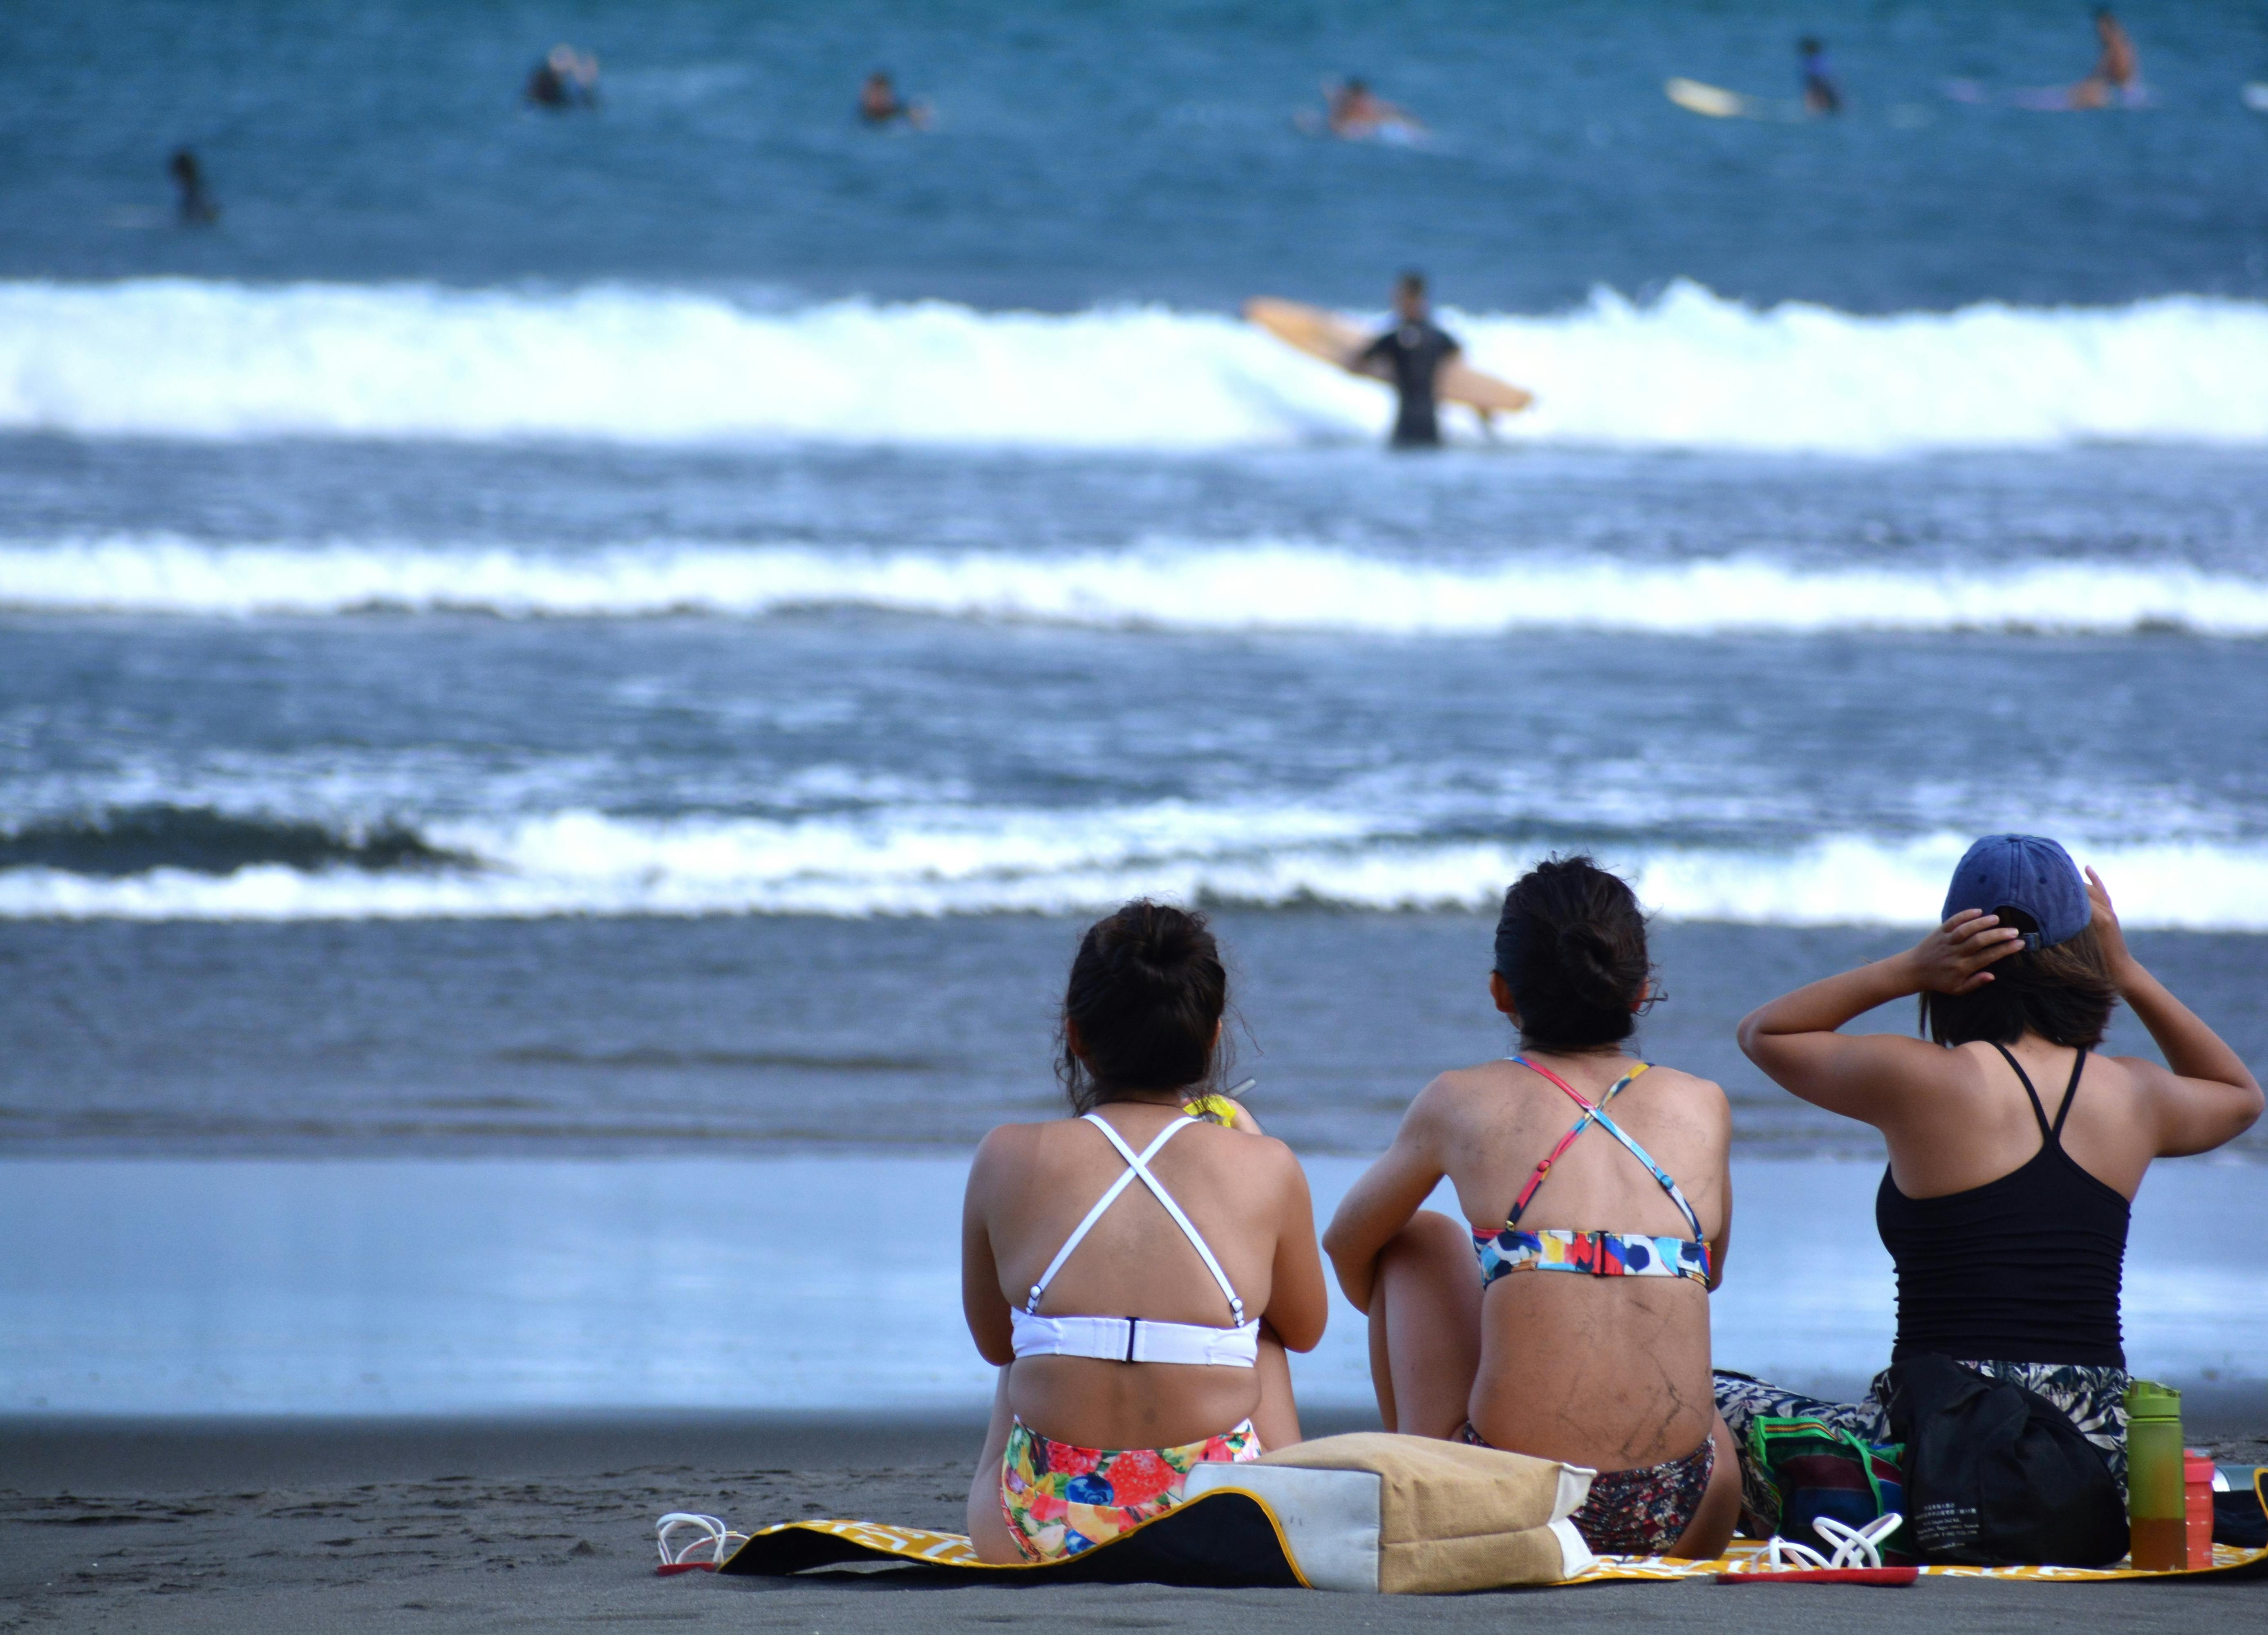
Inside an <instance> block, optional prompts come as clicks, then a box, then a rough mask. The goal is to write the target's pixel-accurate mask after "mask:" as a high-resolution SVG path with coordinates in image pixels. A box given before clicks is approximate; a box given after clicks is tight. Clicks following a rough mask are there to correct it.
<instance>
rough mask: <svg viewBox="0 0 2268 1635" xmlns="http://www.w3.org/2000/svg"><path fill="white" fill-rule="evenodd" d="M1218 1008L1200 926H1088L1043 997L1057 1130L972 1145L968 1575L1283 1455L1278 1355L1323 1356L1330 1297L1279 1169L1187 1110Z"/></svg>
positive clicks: (1198, 1087) (1204, 1098) (1077, 1539)
mask: <svg viewBox="0 0 2268 1635" xmlns="http://www.w3.org/2000/svg"><path fill="white" fill-rule="evenodd" d="M1227 1002H1228V977H1227V972H1226V968H1225V967H1224V966H1223V965H1222V963H1221V958H1220V950H1219V946H1218V945H1217V944H1216V943H1215V941H1214V939H1213V936H1212V933H1211V931H1209V930H1208V929H1207V928H1206V925H1205V922H1204V916H1202V915H1200V914H1197V913H1193V912H1190V911H1189V910H1182V909H1178V908H1173V907H1170V906H1167V905H1165V904H1160V903H1155V902H1130V903H1128V904H1126V905H1125V907H1123V908H1122V909H1120V910H1118V911H1117V912H1116V913H1115V914H1112V915H1110V916H1109V917H1107V918H1104V919H1101V920H1098V921H1097V922H1096V923H1095V924H1093V925H1091V926H1089V927H1088V928H1087V931H1086V935H1085V936H1083V937H1082V938H1081V939H1079V953H1078V955H1077V957H1076V958H1075V959H1074V960H1073V961H1071V981H1070V984H1069V988H1068V991H1066V993H1065V995H1064V1006H1063V1022H1062V1054H1061V1057H1060V1059H1059V1060H1058V1062H1057V1075H1058V1077H1059V1078H1060V1079H1061V1080H1062V1083H1063V1086H1064V1092H1065V1094H1067V1095H1068V1096H1069V1098H1070V1101H1071V1114H1072V1116H1071V1117H1068V1118H1060V1119H1054V1120H1050V1121H1049V1122H1046V1123H1035V1124H1003V1125H1001V1126H1000V1127H999V1128H998V1129H997V1130H995V1131H992V1132H991V1133H990V1135H988V1136H986V1137H985V1138H984V1141H983V1145H980V1146H979V1147H978V1148H977V1150H976V1161H975V1162H974V1163H973V1164H972V1165H971V1167H970V1168H969V1172H968V1197H967V1202H966V1204H965V1206H964V1209H963V1212H962V1218H961V1304H962V1308H963V1310H964V1312H965V1313H966V1315H967V1317H968V1331H969V1333H970V1334H971V1335H972V1336H973V1337H975V1339H976V1349H977V1350H978V1351H980V1352H982V1353H983V1357H984V1359H985V1360H986V1361H988V1362H992V1363H997V1364H998V1365H999V1366H1000V1376H999V1384H998V1390H997V1392H996V1394H995V1398H994V1403H993V1410H992V1424H991V1427H990V1432H989V1434H988V1435H987V1437H986V1440H985V1445H984V1453H983V1457H982V1458H981V1459H980V1460H979V1461H978V1462H977V1466H976V1479H975V1481H974V1482H973V1483H972V1484H971V1485H970V1487H969V1491H968V1532H969V1536H970V1538H971V1540H972V1541H973V1542H974V1543H975V1544H976V1550H977V1553H978V1554H979V1555H980V1556H982V1557H983V1558H984V1559H985V1560H987V1561H1003V1562H1013V1561H1047V1560H1053V1559H1057V1558H1061V1557H1064V1556H1067V1555H1076V1554H1078V1553H1079V1552H1080V1551H1082V1550H1089V1549H1092V1548H1093V1547H1094V1546H1095V1545H1097V1544H1101V1543H1108V1541H1109V1540H1111V1539H1113V1538H1116V1536H1118V1535H1120V1534H1121V1533H1123V1532H1125V1531H1127V1530H1128V1529H1129V1528H1133V1527H1136V1526H1138V1525H1139V1524H1140V1523H1142V1522H1144V1521H1148V1520H1150V1519H1151V1518H1152V1517H1154V1516H1159V1515H1163V1514H1164V1513H1166V1512H1167V1511H1168V1510H1170V1509H1172V1508H1173V1507H1174V1506H1175V1505H1176V1504H1178V1503H1180V1502H1181V1499H1182V1495H1183V1491H1184V1489H1185V1485H1186V1484H1187V1481H1188V1477H1189V1472H1190V1471H1191V1470H1192V1469H1195V1468H1196V1467H1197V1465H1198V1464H1200V1463H1204V1462H1218V1461H1228V1462H1245V1461H1249V1460H1253V1459H1257V1458H1258V1457H1259V1456H1260V1455H1261V1453H1262V1451H1263V1449H1265V1448H1274V1447H1285V1446H1288V1445H1290V1444H1292V1443H1294V1442H1297V1441H1298V1440H1300V1422H1299V1415H1298V1412H1297V1410H1296V1408H1295V1406H1294V1404H1293V1402H1292V1377H1291V1371H1290V1368H1289V1367H1288V1366H1287V1364H1286V1359H1285V1348H1286V1347H1289V1348H1290V1349H1291V1350H1292V1351H1308V1350H1311V1349H1313V1347H1314V1344H1316V1342H1317V1341H1319V1340H1320V1339H1322V1334H1323V1322H1324V1318H1325V1316H1326V1315H1328V1310H1329V1296H1328V1293H1327V1292H1326V1289H1325V1286H1324V1284H1323V1274H1322V1260H1321V1258H1320V1256H1318V1254H1317V1252H1316V1248H1315V1230H1314V1208H1313V1205H1312V1204H1311V1203H1310V1202H1309V1199H1308V1196H1307V1177H1306V1176H1305V1175H1303V1174H1302V1173H1301V1171H1300V1164H1299V1160H1297V1159H1295V1158H1293V1157H1292V1151H1291V1149H1290V1148H1289V1147H1286V1146H1285V1145H1284V1144H1283V1143H1282V1142H1280V1141H1278V1140H1275V1139H1273V1138H1270V1137H1268V1136H1266V1135H1264V1134H1263V1133H1262V1132H1261V1131H1259V1129H1258V1126H1257V1124H1256V1122H1255V1121H1254V1120H1253V1119H1252V1117H1251V1116H1250V1114H1249V1113H1248V1111H1246V1110H1245V1109H1244V1108H1241V1107H1239V1106H1238V1105H1237V1104H1236V1103H1234V1102H1233V1101H1229V1100H1228V1099H1227V1098H1226V1097H1223V1096H1219V1095H1217V1094H1207V1090H1206V1086H1208V1085H1209V1084H1211V1082H1212V1081H1213V1080H1214V1079H1216V1078H1217V1076H1218V1069H1219V1062H1220V1053H1221V1052H1220V1041H1221V1020H1222V1017H1223V1015H1224V1013H1225V1012H1226V1006H1227Z"/></svg>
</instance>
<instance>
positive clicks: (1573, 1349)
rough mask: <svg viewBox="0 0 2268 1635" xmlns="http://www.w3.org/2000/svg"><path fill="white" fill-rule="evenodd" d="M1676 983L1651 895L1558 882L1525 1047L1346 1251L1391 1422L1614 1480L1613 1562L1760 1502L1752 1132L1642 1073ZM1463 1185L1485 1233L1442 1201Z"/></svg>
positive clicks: (1700, 1545)
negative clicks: (1748, 1370)
mask: <svg viewBox="0 0 2268 1635" xmlns="http://www.w3.org/2000/svg"><path fill="white" fill-rule="evenodd" d="M1651 988H1652V979H1651V973H1650V970H1649V968H1648V966H1647V963H1646V920H1645V917H1644V916H1643V915H1641V914H1640V913H1639V911H1638V902H1637V900H1636V899H1635V898H1634V897H1632V896H1631V889H1630V887H1628V886H1627V885H1625V884H1624V882H1623V881H1622V880H1620V879H1618V878H1616V876H1615V875H1612V874H1609V873H1606V872H1604V871H1603V870H1602V869H1599V868H1596V867H1594V866H1593V865H1592V863H1591V860H1590V859H1589V858H1583V857H1575V858H1553V859H1551V860H1550V861H1548V862H1545V863H1543V864H1540V865H1537V867H1536V868H1535V870H1534V871H1533V872H1532V873H1529V874H1528V875H1527V876H1526V877H1524V878H1523V879H1522V880H1521V881H1520V882H1519V883H1518V884H1517V885H1515V886H1513V888H1512V889H1511V890H1510V891H1509V892H1508V893H1506V896H1505V900H1504V914H1503V917H1501V918H1500V919H1499V921H1498V922H1497V932H1496V968H1495V970H1494V971H1493V972H1492V973H1491V976H1490V977H1489V991H1490V993H1491V995H1492V996H1493V997H1494V998H1495V1000H1496V1007H1497V1009H1498V1010H1499V1011H1501V1012H1503V1013H1505V1014H1506V1016H1508V1017H1510V1018H1511V1019H1512V1021H1513V1026H1514V1027H1517V1028H1518V1029H1519V1030H1520V1042H1521V1054H1520V1055H1518V1056H1513V1057H1506V1059H1504V1060H1502V1061H1498V1062H1490V1063H1486V1064H1483V1065H1481V1066H1478V1067H1468V1068H1463V1069H1461V1070H1458V1071H1455V1072H1447V1073H1443V1074H1442V1075H1441V1076H1440V1078H1438V1079H1435V1080H1433V1082H1432V1084H1430V1085H1428V1086H1425V1089H1424V1090H1423V1091H1422V1092H1420V1093H1419V1094H1418V1099H1417V1100H1416V1101H1413V1102H1411V1103H1410V1110H1409V1112H1408V1114H1407V1115H1406V1116H1404V1117H1403V1121H1402V1129H1401V1131H1400V1132H1399V1133H1398V1134H1397V1135H1396V1136H1395V1140H1394V1145H1393V1146H1392V1147H1391V1148H1390V1149H1389V1150H1388V1152H1387V1153H1386V1155H1385V1156H1384V1157H1383V1158H1381V1159H1380V1160H1378V1162H1377V1163H1375V1164H1373V1165H1372V1166H1371V1167H1370V1170H1369V1172H1368V1173H1367V1174H1366V1175H1364V1176H1363V1177H1362V1179H1361V1180H1359V1181H1358V1182H1356V1183H1355V1184H1354V1187H1353V1189H1351V1191H1349V1192H1348V1194H1347V1196H1346V1201H1345V1202H1344V1204H1341V1205H1340V1206H1339V1212H1338V1214H1337V1218H1336V1219H1333V1220H1332V1222H1331V1225H1330V1230H1329V1231H1328V1232H1327V1233H1325V1234H1324V1235H1323V1247H1324V1248H1325V1249H1326V1250H1328V1251H1329V1255H1330V1256H1331V1261H1332V1263H1333V1264H1334V1265H1335V1266H1336V1267H1337V1270H1338V1277H1339V1286H1340V1287H1342V1288H1343V1289H1344V1290H1345V1291H1346V1293H1347V1298H1348V1299H1349V1300H1352V1301H1353V1302H1354V1303H1355V1305H1356V1306H1357V1307H1360V1308H1361V1309H1363V1310H1365V1311H1366V1312H1368V1313H1369V1314H1370V1358H1371V1378H1372V1382H1373V1386H1374V1387H1375V1388H1376V1390H1377V1392H1378V1409H1379V1412H1380V1414H1381V1416H1382V1417H1383V1418H1384V1419H1385V1421H1386V1424H1387V1426H1388V1428H1389V1429H1393V1430H1400V1431H1405V1432H1415V1433H1417V1434H1418V1435H1423V1436H1434V1437H1443V1438H1448V1439H1453V1440H1460V1441H1465V1442H1471V1443H1476V1444H1478V1445H1480V1446H1483V1447H1504V1448H1512V1449H1515V1450H1517V1451H1519V1452H1521V1453H1523V1454H1533V1455H1537V1456H1539V1457H1541V1458H1545V1459H1557V1460H1564V1461H1565V1462H1568V1463H1570V1464H1578V1465H1588V1466H1590V1467H1592V1468H1593V1469H1596V1470H1597V1471H1598V1472H1599V1475H1598V1477H1597V1478H1596V1480H1595V1481H1594V1482H1593V1484H1592V1486H1591V1492H1590V1497H1589V1498H1588V1499H1587V1500H1585V1502H1584V1504H1583V1506H1582V1507H1581V1508H1580V1509H1579V1510H1577V1511H1576V1512H1575V1513H1574V1515H1573V1516H1572V1521H1574V1523H1575V1526H1576V1528H1577V1529H1578V1530H1580V1532H1581V1533H1582V1535H1583V1536H1584V1538H1585V1539H1586V1540H1587V1541H1588V1543H1590V1546H1591V1548H1592V1549H1594V1550H1598V1551H1601V1552H1602V1553H1611V1554H1619V1555H1663V1554H1675V1555H1681V1556H1689V1557H1703V1558H1705V1557H1709V1556H1713V1555H1715V1554H1716V1553H1717V1552H1718V1551H1719V1550H1721V1549H1722V1548H1723V1547H1724V1544H1725V1543H1726V1541H1727V1540H1728V1539H1729V1538H1731V1536H1732V1534H1733V1525H1734V1512H1735V1510H1736V1508H1737V1503H1738V1497H1739V1483H1738V1478H1737V1477H1736V1475H1735V1469H1736V1462H1735V1460H1734V1450H1733V1447H1732V1444H1731V1442H1730V1441H1729V1440H1727V1433H1726V1430H1725V1426H1724V1424H1723V1422H1722V1421H1721V1420H1720V1419H1719V1418H1718V1416H1717V1412H1716V1410H1715V1407H1714V1405H1713V1404H1712V1402H1711V1399H1710V1392H1709V1379H1710V1372H1709V1299H1708V1291H1709V1290H1711V1289H1713V1288H1714V1287H1716V1285H1717V1284H1718V1282H1719V1279H1720V1278H1722V1277H1723V1276H1724V1257H1725V1246H1726V1239H1727V1234H1728V1233H1729V1231H1730V1228H1731V1223H1732V1208H1733V1199H1732V1182H1731V1178H1730V1175H1729V1174H1728V1171H1727V1147H1728V1145H1729V1144H1730V1141H1731V1138H1732V1114H1731V1111H1730V1109H1729V1108H1727V1105H1726V1101H1725V1095H1724V1092H1722V1091H1721V1090H1719V1088H1718V1087H1717V1086H1715V1085H1713V1084H1712V1083H1710V1082H1709V1081H1708V1080H1707V1079H1696V1078H1694V1077H1692V1076H1691V1075H1690V1074H1687V1073H1681V1072H1677V1071H1676V1070H1675V1069H1674V1068H1667V1067H1654V1066H1652V1065H1651V1064H1647V1063H1646V1062H1642V1061H1639V1060H1637V1059H1636V1058H1634V1057H1631V1056H1629V1055H1627V1054H1625V1052H1624V1041H1626V1040H1627V1039H1628V1038H1629V1037H1630V1035H1631V1028H1632V1027H1633V1026H1634V1023H1635V1019H1636V1016H1637V1014H1638V1011H1639V1010H1641V1009H1642V1008H1643V1007H1644V1006H1645V1005H1646V1000H1647V998H1649V996H1650V992H1651ZM1594 1124H1595V1125H1597V1126H1598V1128H1597V1129H1596V1130H1595V1131H1594V1130H1592V1128H1591V1127H1592V1126H1593V1125H1594ZM1586 1132H1589V1133H1586ZM1579 1138H1580V1139H1579ZM1444 1175H1446V1176H1447V1177H1448V1178H1449V1180H1450V1181H1451V1182H1453V1183H1454V1186H1455V1188H1456V1191H1457V1198H1458V1201H1459V1203H1460V1204H1461V1205H1462V1210H1463V1213H1464V1217H1465V1219H1464V1220H1462V1221H1455V1220H1451V1219H1448V1218H1447V1216H1444V1215H1440V1214H1435V1213H1433V1212H1430V1211H1420V1209H1419V1207H1418V1206H1419V1205H1420V1204H1423V1203H1425V1199H1426V1197H1428V1196H1429V1195H1430V1194H1431V1193H1432V1190H1433V1188H1434V1186H1435V1184H1436V1183H1437V1182H1440V1180H1441V1178H1442V1177H1443V1176H1444ZM1672 1177H1676V1179H1672ZM1467 1221H1469V1222H1473V1223H1476V1224H1473V1225H1471V1226H1467V1225H1466V1222H1467ZM1476 1256H1477V1257H1478V1260H1479V1266H1478V1269H1477V1271H1476V1269H1475V1266H1474V1260H1475V1257H1476ZM1569 1274H1579V1275H1569Z"/></svg>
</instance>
